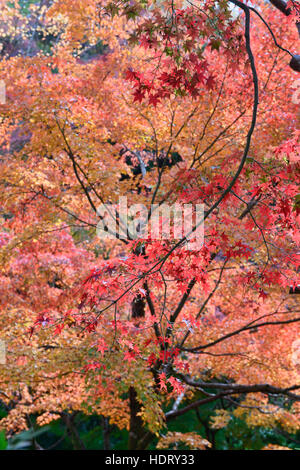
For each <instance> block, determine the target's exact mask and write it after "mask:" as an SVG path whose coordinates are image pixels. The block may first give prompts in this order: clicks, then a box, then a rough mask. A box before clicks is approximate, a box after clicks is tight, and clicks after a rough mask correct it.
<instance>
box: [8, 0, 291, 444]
mask: <svg viewBox="0 0 300 470" xmlns="http://www.w3.org/2000/svg"><path fill="white" fill-rule="evenodd" d="M253 3H254V4H255V5H252V3H251V7H249V6H247V2H244V3H242V2H239V1H235V0H234V1H232V2H225V1H215V0H206V1H198V0H194V1H191V2H189V1H169V0H165V1H154V0H153V1H138V0H136V1H131V2H129V1H125V0H120V1H118V2H110V1H109V0H100V1H96V0H84V1H83V0H76V2H74V1H72V0H66V1H64V2H62V1H53V2H41V5H40V4H38V5H37V4H35V3H33V4H32V5H31V6H29V7H28V10H26V11H25V12H24V11H23V10H22V8H21V6H20V5H19V4H18V2H15V5H11V4H8V3H7V2H6V1H1V8H2V9H1V16H0V24H1V30H0V35H1V38H2V39H1V41H2V44H3V48H2V52H1V61H0V78H1V79H3V80H4V81H5V84H6V103H5V104H2V105H0V116H1V117H0V119H1V127H0V144H1V160H0V175H1V176H0V181H1V193H0V208H1V232H0V247H1V251H0V265H1V271H0V281H1V282H0V290H1V295H0V304H1V316H0V339H1V340H2V341H3V342H5V345H6V363H5V364H3V365H1V378H0V399H1V402H2V403H3V406H4V407H5V409H6V411H7V413H6V416H5V417H4V418H3V419H2V420H1V421H0V426H1V427H2V428H3V429H5V431H6V433H7V435H8V436H12V435H13V434H14V433H17V432H19V431H21V430H24V429H27V428H28V427H30V416H35V417H36V422H37V424H38V425H39V426H42V425H44V424H47V423H50V422H51V421H53V420H56V419H60V418H61V417H62V416H65V413H67V414H68V413H69V414H71V413H74V412H82V413H85V414H96V415H99V416H102V417H104V418H105V419H107V420H108V421H109V423H110V425H115V426H117V427H119V428H120V429H127V430H128V431H129V444H128V446H129V447H128V448H130V449H144V448H146V447H147V446H148V445H150V443H151V442H157V440H158V444H157V445H158V448H169V447H170V446H172V445H174V443H175V444H176V443H178V442H181V443H183V446H185V447H186V448H197V449H203V448H210V447H211V446H212V443H211V442H209V439H208V437H209V436H205V435H203V436H201V435H199V433H197V432H196V430H195V429H192V428H191V429H190V430H189V432H188V433H181V432H179V431H180V429H178V432H177V431H176V432H173V431H172V432H171V431H170V430H168V425H169V423H170V422H172V421H173V420H175V418H177V417H179V416H182V415H184V414H185V413H187V412H189V411H190V410H196V411H197V413H198V414H199V416H200V419H201V407H202V406H205V405H206V404H207V403H215V405H216V406H215V411H214V412H213V414H212V416H211V417H210V421H209V423H210V426H211V429H215V430H218V429H222V428H224V427H226V426H227V425H228V423H229V422H230V420H231V419H232V418H233V417H237V418H239V419H241V420H243V421H245V422H246V423H247V425H248V426H249V427H250V428H255V427H266V428H270V429H274V428H275V429H279V430H283V431H284V432H286V433H290V434H296V433H297V431H298V430H299V423H300V405H299V403H300V395H299V393H300V392H299V389H300V369H299V367H300V353H299V346H300V336H299V331H300V330H299V321H300V308H299V295H297V292H299V207H300V205H299V204H300V199H299V154H300V141H299V137H300V131H299V99H298V95H299V89H298V88H297V86H298V85H297V83H298V84H299V75H298V74H297V72H296V71H295V70H293V69H292V68H291V67H290V66H289V62H290V60H291V58H292V59H293V57H294V61H295V60H297V59H295V57H296V56H297V45H298V52H299V44H297V41H299V36H298V31H297V27H296V25H295V23H296V22H297V19H298V20H299V3H298V2H289V3H288V7H289V8H290V14H288V15H284V14H283V13H282V12H281V11H279V10H278V9H276V8H275V7H274V6H272V5H270V4H266V3H265V2H262V1H260V0H257V1H256V2H253ZM20 4H21V2H20ZM298 26H299V23H298ZM297 80H298V82H297ZM124 195H125V196H127V199H128V204H129V205H133V204H144V205H145V206H146V207H148V208H150V207H151V204H158V205H161V204H163V203H168V204H170V205H171V204H174V203H179V204H187V203H190V204H194V205H195V204H203V205H204V211H205V212H204V229H205V238H204V244H203V246H202V247H201V248H199V249H195V250H192V249H190V250H189V249H186V247H185V246H184V242H185V240H184V239H182V240H178V239H177V238H176V237H175V236H173V237H172V238H171V239H161V240H153V239H151V237H144V238H140V239H139V240H134V239H131V238H130V236H128V233H126V230H125V232H124V236H123V237H122V239H118V238H115V239H113V238H107V239H101V238H99V237H98V236H97V225H98V224H99V223H100V222H102V216H101V215H100V216H99V211H98V207H99V206H100V205H103V204H117V203H118V200H119V197H120V196H124ZM150 215H151V214H150ZM115 217H116V219H117V223H118V224H119V225H122V220H120V219H118V214H116V215H115ZM155 440H156V441H155Z"/></svg>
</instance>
